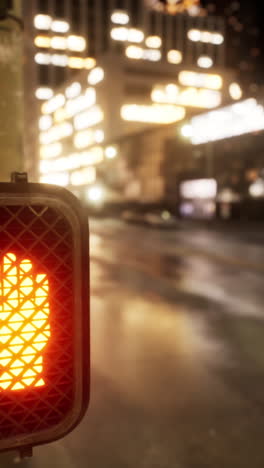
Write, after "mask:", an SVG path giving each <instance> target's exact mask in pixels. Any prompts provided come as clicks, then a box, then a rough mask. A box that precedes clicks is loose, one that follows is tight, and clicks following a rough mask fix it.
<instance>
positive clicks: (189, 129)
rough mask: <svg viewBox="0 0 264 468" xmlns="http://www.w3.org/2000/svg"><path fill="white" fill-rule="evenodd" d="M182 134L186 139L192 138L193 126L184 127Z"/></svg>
mask: <svg viewBox="0 0 264 468" xmlns="http://www.w3.org/2000/svg"><path fill="white" fill-rule="evenodd" d="M181 134H182V136H184V137H185V138H190V137H191V136H192V126H191V125H188V124H186V125H184V126H183V127H182V128H181Z"/></svg>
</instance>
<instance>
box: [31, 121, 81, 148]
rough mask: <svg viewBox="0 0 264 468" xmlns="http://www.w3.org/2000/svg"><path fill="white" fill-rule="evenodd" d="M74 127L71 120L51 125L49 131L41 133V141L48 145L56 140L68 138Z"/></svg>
mask: <svg viewBox="0 0 264 468" xmlns="http://www.w3.org/2000/svg"><path fill="white" fill-rule="evenodd" d="M72 133H73V128H72V125H71V124H70V123H69V122H63V123H61V124H58V125H55V126H54V127H51V128H50V129H49V130H48V131H47V132H45V133H41V134H40V136H39V140H40V143H41V144H42V145H47V144H49V143H53V142H54V141H58V140H61V139H62V138H67V137H68V136H70V135H72Z"/></svg>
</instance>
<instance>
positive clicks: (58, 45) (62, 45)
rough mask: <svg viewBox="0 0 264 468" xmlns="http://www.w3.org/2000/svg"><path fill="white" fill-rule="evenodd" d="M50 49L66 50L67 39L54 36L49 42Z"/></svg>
mask: <svg viewBox="0 0 264 468" xmlns="http://www.w3.org/2000/svg"><path fill="white" fill-rule="evenodd" d="M50 46H51V47H52V49H59V50H65V49H67V39H66V38H65V37H61V36H54V37H52V38H51V40H50Z"/></svg>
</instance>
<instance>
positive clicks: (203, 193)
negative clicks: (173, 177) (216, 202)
mask: <svg viewBox="0 0 264 468" xmlns="http://www.w3.org/2000/svg"><path fill="white" fill-rule="evenodd" d="M180 194H181V196H182V198H185V199H209V198H215V197H216V194H217V183H216V180H215V179H194V180H186V181H184V182H182V183H181V184H180Z"/></svg>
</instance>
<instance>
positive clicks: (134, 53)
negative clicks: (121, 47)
mask: <svg viewBox="0 0 264 468" xmlns="http://www.w3.org/2000/svg"><path fill="white" fill-rule="evenodd" d="M126 56H127V57H128V58H131V59H134V60H140V59H143V49H142V47H138V46H134V45H130V46H128V47H127V48H126Z"/></svg>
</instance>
